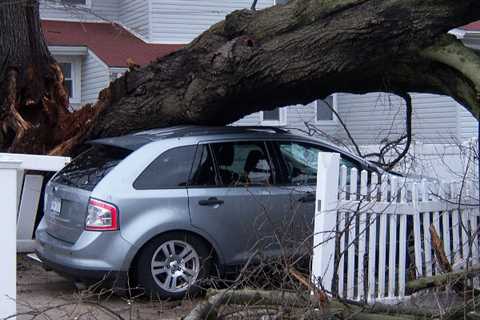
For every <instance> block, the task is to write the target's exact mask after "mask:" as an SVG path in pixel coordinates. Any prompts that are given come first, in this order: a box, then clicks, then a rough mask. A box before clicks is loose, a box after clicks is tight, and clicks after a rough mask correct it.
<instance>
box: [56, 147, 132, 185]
mask: <svg viewBox="0 0 480 320" xmlns="http://www.w3.org/2000/svg"><path fill="white" fill-rule="evenodd" d="M130 153H132V151H131V150H127V149H122V148H118V147H112V146H105V145H94V146H92V147H91V148H90V149H88V150H87V151H85V152H83V153H82V154H80V155H79V156H78V157H76V158H74V159H73V161H72V162H71V163H70V164H69V165H67V166H66V167H65V168H63V169H62V170H61V171H60V172H59V173H58V174H57V175H56V176H55V178H54V179H53V181H54V182H57V183H61V184H64V185H68V186H71V187H76V188H80V189H84V190H88V191H92V190H93V188H95V186H96V185H97V184H98V183H99V182H100V181H101V180H102V179H103V177H105V176H106V175H107V174H108V173H109V172H110V171H111V170H112V169H113V168H115V166H116V165H118V164H119V163H120V161H122V160H123V159H125V158H126V157H127V156H128V155H129V154H130Z"/></svg>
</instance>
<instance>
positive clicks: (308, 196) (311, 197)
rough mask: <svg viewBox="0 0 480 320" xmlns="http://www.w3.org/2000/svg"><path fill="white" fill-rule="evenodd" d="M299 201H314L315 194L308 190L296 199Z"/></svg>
mask: <svg viewBox="0 0 480 320" xmlns="http://www.w3.org/2000/svg"><path fill="white" fill-rule="evenodd" d="M298 201H300V202H303V203H305V202H314V201H315V194H314V193H313V192H308V193H307V194H306V195H305V196H303V197H301V198H300V199H298Z"/></svg>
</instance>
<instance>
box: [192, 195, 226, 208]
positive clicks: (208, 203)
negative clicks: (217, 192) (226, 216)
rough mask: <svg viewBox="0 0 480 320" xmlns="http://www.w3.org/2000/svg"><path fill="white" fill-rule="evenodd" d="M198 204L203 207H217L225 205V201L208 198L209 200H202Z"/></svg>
mask: <svg viewBox="0 0 480 320" xmlns="http://www.w3.org/2000/svg"><path fill="white" fill-rule="evenodd" d="M198 204H199V205H201V206H215V205H221V204H223V200H219V199H217V198H215V197H213V198H208V199H207V200H200V201H198Z"/></svg>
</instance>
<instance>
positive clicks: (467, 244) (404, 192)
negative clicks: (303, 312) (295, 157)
mask: <svg viewBox="0 0 480 320" xmlns="http://www.w3.org/2000/svg"><path fill="white" fill-rule="evenodd" d="M325 163H328V164H329V165H328V166H326V165H325ZM338 168H339V161H338V157H337V160H335V159H334V158H333V157H332V155H331V154H325V153H323V154H322V153H320V156H319V176H318V180H317V181H318V182H317V183H318V185H317V199H318V200H319V201H317V214H316V219H315V241H314V243H315V248H314V258H313V259H314V261H313V275H314V281H319V282H321V285H322V286H323V288H325V289H326V290H327V291H330V292H334V293H337V294H338V295H339V296H341V297H344V298H348V299H354V300H368V301H376V300H377V301H378V300H382V301H388V300H390V299H392V300H397V299H399V298H400V299H401V298H404V297H405V296H406V290H405V287H406V282H407V281H408V280H409V278H410V279H412V278H416V277H421V276H430V275H433V274H436V273H438V272H439V270H438V266H437V265H436V261H435V257H434V254H433V252H432V247H431V239H430V231H429V228H430V225H433V226H434V227H435V230H436V231H437V233H438V235H439V236H440V238H441V239H442V242H443V244H444V250H445V253H446V255H447V257H448V259H449V261H450V262H451V263H452V264H454V265H455V266H456V267H457V268H462V267H464V266H465V261H466V260H467V259H468V261H469V262H470V263H473V264H475V263H478V262H479V241H478V240H479V239H478V237H477V231H478V226H479V223H480V221H479V218H480V212H479V205H478V188H477V185H475V184H473V183H471V182H469V181H466V182H464V183H449V184H446V183H437V182H434V181H425V180H424V181H420V182H419V181H413V180H411V179H405V178H402V177H396V176H392V175H383V176H382V177H380V176H378V175H377V174H375V173H369V172H367V171H361V172H358V171H357V169H356V168H347V167H345V166H341V167H340V170H338ZM339 171H340V174H339V175H337V177H335V174H333V172H339ZM332 177H333V178H332ZM327 184H328V186H329V188H325V187H324V186H323V185H327ZM335 184H338V186H339V187H338V190H335V189H336V188H332V186H334V185H335ZM325 201H327V202H326V203H325ZM409 249H410V250H409Z"/></svg>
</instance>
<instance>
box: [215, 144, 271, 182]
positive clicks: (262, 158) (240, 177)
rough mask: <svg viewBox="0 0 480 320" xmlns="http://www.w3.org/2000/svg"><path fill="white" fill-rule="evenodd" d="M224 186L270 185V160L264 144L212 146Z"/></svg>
mask: <svg viewBox="0 0 480 320" xmlns="http://www.w3.org/2000/svg"><path fill="white" fill-rule="evenodd" d="M211 148H212V151H213V154H214V158H215V161H216V166H217V169H218V175H219V177H220V180H221V182H222V185H224V186H252V185H270V184H272V181H273V174H272V168H271V165H270V159H269V157H268V152H267V149H266V146H265V143H264V142H261V141H259V142H255V141H251V142H225V143H214V144H212V145H211Z"/></svg>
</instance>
